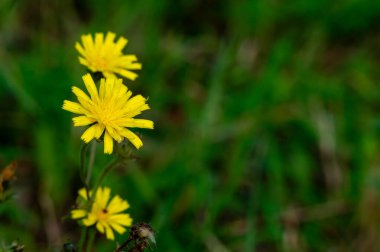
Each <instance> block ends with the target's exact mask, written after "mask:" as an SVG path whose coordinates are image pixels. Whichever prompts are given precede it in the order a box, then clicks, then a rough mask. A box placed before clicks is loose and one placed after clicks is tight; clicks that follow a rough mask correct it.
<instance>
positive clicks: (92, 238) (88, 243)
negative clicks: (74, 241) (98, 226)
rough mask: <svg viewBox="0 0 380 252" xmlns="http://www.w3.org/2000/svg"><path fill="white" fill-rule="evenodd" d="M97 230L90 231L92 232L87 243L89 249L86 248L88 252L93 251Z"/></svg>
mask: <svg viewBox="0 0 380 252" xmlns="http://www.w3.org/2000/svg"><path fill="white" fill-rule="evenodd" d="M95 234H96V232H95V229H93V228H92V229H90V232H89V235H88V236H89V237H88V241H87V248H86V252H91V249H92V245H93V243H94V240H95Z"/></svg>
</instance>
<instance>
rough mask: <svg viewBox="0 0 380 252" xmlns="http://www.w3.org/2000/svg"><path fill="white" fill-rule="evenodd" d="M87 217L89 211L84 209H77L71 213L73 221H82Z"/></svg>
mask: <svg viewBox="0 0 380 252" xmlns="http://www.w3.org/2000/svg"><path fill="white" fill-rule="evenodd" d="M86 215H87V211H86V210H84V209H75V210H72V211H71V218H72V219H80V218H83V217H85V216H86Z"/></svg>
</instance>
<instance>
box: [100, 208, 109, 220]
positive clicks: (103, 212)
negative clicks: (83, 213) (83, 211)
mask: <svg viewBox="0 0 380 252" xmlns="http://www.w3.org/2000/svg"><path fill="white" fill-rule="evenodd" d="M107 216H108V211H107V209H102V210H101V211H99V213H98V220H105V219H107Z"/></svg>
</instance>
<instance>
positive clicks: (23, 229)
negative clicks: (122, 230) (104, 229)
mask: <svg viewBox="0 0 380 252" xmlns="http://www.w3.org/2000/svg"><path fill="white" fill-rule="evenodd" d="M109 30H110V31H113V32H116V33H117V34H119V35H122V36H126V37H127V38H128V39H129V44H128V46H127V48H126V51H125V52H126V53H135V54H137V56H138V57H139V61H140V62H142V63H143V70H142V71H139V78H138V79H137V81H135V82H133V83H132V82H127V85H128V86H129V87H130V88H131V89H132V90H133V92H134V93H142V94H143V95H144V96H149V97H150V99H149V104H150V105H151V108H152V109H151V110H150V111H148V112H147V113H145V116H144V118H147V119H152V120H154V121H155V130H153V131H148V130H146V131H143V130H141V131H139V132H140V133H141V135H142V136H143V141H144V146H143V148H142V149H141V151H138V152H136V153H135V154H136V155H137V157H138V158H137V159H136V160H134V161H130V162H128V164H127V165H126V166H125V167H124V166H123V167H120V168H119V169H117V170H116V171H115V172H114V173H112V174H110V175H109V176H108V177H107V179H106V181H105V184H107V185H109V186H111V187H112V190H113V191H114V192H117V193H118V194H120V195H122V196H123V197H124V198H126V199H128V201H129V202H130V204H131V208H130V210H129V212H130V214H131V215H132V216H133V218H134V220H135V222H139V221H145V222H148V223H150V224H151V225H152V226H153V227H154V228H155V230H156V231H157V236H156V240H157V249H156V251H218V252H219V251H222V252H223V251H344V252H346V251H377V249H378V248H380V245H379V239H378V237H379V232H378V231H379V230H378V227H379V224H380V165H379V164H380V157H379V153H380V143H379V140H380V117H379V108H380V106H379V104H380V87H379V80H380V2H377V1H360V0H347V1H328V0H309V1H304V0H293V1H279V0H273V1H265V0H262V1H248V0H247V1H244V0H239V1H235V0H226V1H217V0H206V1H186V0H178V1H155V0H140V1H121V0H119V1H117V0H107V1H105V0H99V1H88V0H87V1H82V0H75V1H74V0H72V1H59V0H52V1H42V0H36V1H28V0H1V1H0V141H1V147H0V167H5V166H7V165H8V164H9V163H11V162H12V161H14V160H17V161H18V167H17V170H16V176H17V180H16V181H13V188H12V189H13V192H14V197H13V198H12V199H11V200H7V201H5V202H2V203H0V223H1V224H0V245H1V246H3V245H4V244H10V243H11V242H12V241H15V240H17V241H18V242H19V243H20V244H24V245H25V249H26V250H27V251H57V250H58V251H59V249H60V248H61V247H62V244H63V243H65V242H74V243H76V242H77V239H78V234H79V227H78V225H77V224H76V223H75V222H74V221H72V220H70V219H68V218H67V217H68V214H69V211H70V209H71V207H72V205H73V204H74V202H75V197H76V193H77V190H78V188H79V187H80V186H81V184H80V180H79V176H78V165H79V163H78V158H79V150H80V144H81V140H80V134H81V132H82V130H81V129H74V128H73V127H72V123H71V116H72V115H71V114H70V113H68V112H65V111H63V110H62V109H61V106H62V102H63V100H64V99H69V98H70V97H72V94H71V86H72V85H74V84H76V85H78V86H80V85H82V82H81V76H82V75H83V74H84V73H85V71H86V69H85V68H84V67H82V66H80V65H79V63H78V60H77V56H78V55H77V52H76V51H75V49H74V43H75V41H78V40H79V39H80V35H81V34H83V33H94V32H107V31H109ZM98 147H99V150H98V151H99V152H98V155H97V157H96V162H95V170H94V172H95V173H97V172H99V169H100V167H102V166H103V165H104V164H105V163H107V162H108V159H109V158H108V157H107V156H105V155H103V154H102V150H101V148H102V146H100V145H98ZM125 238H126V237H123V236H118V237H117V240H118V241H119V242H122V241H123V240H125ZM1 246H0V247H1ZM95 247H96V248H97V251H111V250H112V249H113V248H114V247H111V246H110V243H109V242H108V241H106V239H105V238H104V237H103V236H99V239H97V243H96V246H95Z"/></svg>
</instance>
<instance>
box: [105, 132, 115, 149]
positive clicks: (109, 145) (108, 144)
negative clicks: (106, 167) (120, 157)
mask: <svg viewBox="0 0 380 252" xmlns="http://www.w3.org/2000/svg"><path fill="white" fill-rule="evenodd" d="M112 151H113V140H112V137H111V136H110V135H109V134H108V133H107V131H106V132H105V133H104V153H106V154H112Z"/></svg>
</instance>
